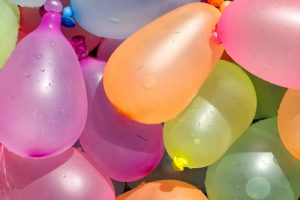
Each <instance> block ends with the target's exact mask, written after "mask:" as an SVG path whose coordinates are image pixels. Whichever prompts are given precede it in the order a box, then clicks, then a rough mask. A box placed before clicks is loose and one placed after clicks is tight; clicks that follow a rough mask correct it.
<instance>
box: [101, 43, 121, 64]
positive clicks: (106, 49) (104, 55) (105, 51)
mask: <svg viewBox="0 0 300 200" xmlns="http://www.w3.org/2000/svg"><path fill="white" fill-rule="evenodd" d="M123 41H124V40H117V39H109V38H105V39H103V40H102V41H101V43H100V45H99V47H98V52H97V58H98V59H99V60H104V61H105V62H107V61H108V59H109V58H110V56H111V54H113V52H114V51H115V50H116V49H117V48H118V47H119V46H120V45H121V44H122V42H123Z"/></svg>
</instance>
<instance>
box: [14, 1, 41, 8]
mask: <svg viewBox="0 0 300 200" xmlns="http://www.w3.org/2000/svg"><path fill="white" fill-rule="evenodd" d="M11 1H12V2H14V3H15V4H18V5H19V6H23V7H31V8H33V7H41V6H42V5H44V3H45V2H46V0H11Z"/></svg>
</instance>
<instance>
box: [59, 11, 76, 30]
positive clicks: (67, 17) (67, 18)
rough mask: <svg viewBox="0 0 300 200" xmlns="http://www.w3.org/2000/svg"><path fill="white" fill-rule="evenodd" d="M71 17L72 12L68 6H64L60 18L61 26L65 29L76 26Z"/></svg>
mask: <svg viewBox="0 0 300 200" xmlns="http://www.w3.org/2000/svg"><path fill="white" fill-rule="evenodd" d="M72 17H73V10H72V8H71V7H70V6H66V7H64V9H63V12H62V16H61V23H62V25H63V26H65V27H67V28H73V27H75V25H76V22H75V20H74V19H73V18H72Z"/></svg>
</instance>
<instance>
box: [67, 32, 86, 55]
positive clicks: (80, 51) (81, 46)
mask: <svg viewBox="0 0 300 200" xmlns="http://www.w3.org/2000/svg"><path fill="white" fill-rule="evenodd" d="M70 43H71V45H72V46H73V48H74V50H75V52H76V54H77V57H78V59H79V60H82V59H85V58H87V57H88V49H87V46H86V43H85V37H84V36H82V35H76V36H73V37H72V39H71V41H70Z"/></svg>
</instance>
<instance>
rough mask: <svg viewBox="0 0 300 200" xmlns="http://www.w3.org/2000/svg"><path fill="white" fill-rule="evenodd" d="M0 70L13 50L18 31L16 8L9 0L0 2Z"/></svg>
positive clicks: (17, 10) (17, 11)
mask: <svg viewBox="0 0 300 200" xmlns="http://www.w3.org/2000/svg"><path fill="white" fill-rule="evenodd" d="M0 10H1V15H0V27H2V28H0V69H1V68H2V67H3V65H4V64H5V62H6V61H7V59H8V57H9V56H10V54H11V52H12V50H13V49H14V48H15V45H16V43H17V38H18V29H19V9H18V6H16V5H14V4H13V3H11V2H10V1H9V0H2V1H0Z"/></svg>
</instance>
